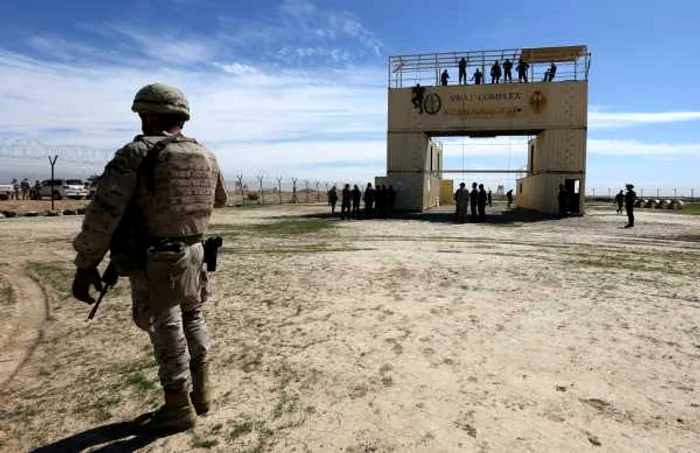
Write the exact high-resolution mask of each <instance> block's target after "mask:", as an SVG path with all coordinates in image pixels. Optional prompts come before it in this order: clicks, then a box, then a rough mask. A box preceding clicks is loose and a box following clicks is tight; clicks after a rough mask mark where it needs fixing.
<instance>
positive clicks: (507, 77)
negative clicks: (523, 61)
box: [503, 58, 513, 83]
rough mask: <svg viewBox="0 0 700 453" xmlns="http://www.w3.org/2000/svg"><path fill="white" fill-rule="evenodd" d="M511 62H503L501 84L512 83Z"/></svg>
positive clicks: (507, 60)
mask: <svg viewBox="0 0 700 453" xmlns="http://www.w3.org/2000/svg"><path fill="white" fill-rule="evenodd" d="M512 70H513V62H512V61H510V60H509V59H507V58H506V61H504V62H503V83H506V82H512V81H513V73H512V72H511V71H512Z"/></svg>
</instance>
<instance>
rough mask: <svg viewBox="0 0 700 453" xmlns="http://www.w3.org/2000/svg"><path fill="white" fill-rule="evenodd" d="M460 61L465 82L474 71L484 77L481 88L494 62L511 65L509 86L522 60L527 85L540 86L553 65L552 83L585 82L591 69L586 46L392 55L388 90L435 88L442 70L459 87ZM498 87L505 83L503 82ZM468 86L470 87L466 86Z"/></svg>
mask: <svg viewBox="0 0 700 453" xmlns="http://www.w3.org/2000/svg"><path fill="white" fill-rule="evenodd" d="M462 58H464V59H465V60H466V63H467V66H466V72H467V81H469V80H470V79H471V77H472V76H473V75H474V72H475V70H476V69H479V70H480V71H481V72H482V74H483V75H484V84H487V85H489V84H490V83H489V82H490V80H491V77H490V70H491V66H492V65H493V64H494V62H496V61H498V62H499V64H500V65H501V66H502V65H503V62H504V61H505V60H506V59H509V60H510V61H511V63H513V70H512V74H513V82H512V83H518V72H517V69H516V68H517V65H518V62H519V61H520V60H521V59H522V61H523V62H524V63H527V65H528V69H527V75H528V83H535V82H542V81H543V80H544V79H545V75H546V73H547V71H548V70H549V68H550V66H551V64H552V63H555V64H556V65H557V70H556V74H555V77H554V79H553V80H552V82H561V81H585V80H588V72H589V70H590V65H591V54H590V53H589V52H588V49H587V48H586V46H562V47H536V48H519V49H500V50H479V51H470V52H440V53H423V54H409V55H395V56H391V57H389V88H404V87H409V86H415V85H416V84H420V85H422V86H438V85H440V75H441V74H442V71H443V70H445V69H447V70H448V73H449V74H450V80H449V85H458V71H459V62H460V60H461V59H462ZM502 79H503V77H502ZM500 83H504V82H503V80H501V82H500ZM508 83H511V82H508ZM467 84H468V85H470V83H468V82H467Z"/></svg>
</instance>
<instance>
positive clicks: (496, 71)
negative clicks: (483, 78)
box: [491, 60, 501, 83]
mask: <svg viewBox="0 0 700 453" xmlns="http://www.w3.org/2000/svg"><path fill="white" fill-rule="evenodd" d="M491 83H501V65H500V64H499V63H498V60H496V61H495V62H494V63H493V66H491Z"/></svg>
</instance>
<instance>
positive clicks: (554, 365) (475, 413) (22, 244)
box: [0, 206, 700, 453]
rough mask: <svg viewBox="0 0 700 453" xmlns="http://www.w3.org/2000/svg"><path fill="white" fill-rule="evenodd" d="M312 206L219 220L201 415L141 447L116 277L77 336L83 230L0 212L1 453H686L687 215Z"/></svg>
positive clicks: (698, 412)
mask: <svg viewBox="0 0 700 453" xmlns="http://www.w3.org/2000/svg"><path fill="white" fill-rule="evenodd" d="M321 213H325V208H324V207H320V206H315V207H314V206H311V207H298V206H297V207H290V206H285V207H276V208H270V209H267V208H266V209H226V210H223V211H218V212H217V213H216V216H215V219H214V225H213V226H214V228H213V231H217V232H219V233H221V234H222V235H223V236H224V239H225V249H224V252H223V257H222V262H221V268H220V271H219V272H217V273H216V274H213V281H214V284H215V286H216V289H217V292H216V294H215V295H214V297H213V298H212V299H211V300H210V301H209V302H208V303H207V305H206V307H205V310H206V315H207V319H208V322H209V326H210V331H211V336H212V342H213V345H212V357H211V360H212V366H213V381H214V384H215V403H216V408H215V410H214V412H213V413H212V414H211V415H209V416H208V417H205V418H200V419H199V423H198V426H197V428H195V429H194V430H193V431H191V432H188V433H182V434H178V435H174V436H170V437H167V438H162V439H155V440H154V439H145V438H139V437H127V434H129V433H128V432H127V431H125V429H124V426H123V425H120V424H118V422H122V421H126V420H130V419H133V418H134V417H136V416H137V415H139V414H140V413H142V412H144V411H147V410H151V409H152V408H155V407H157V405H158V404H159V403H160V392H159V387H158V381H157V374H156V368H155V365H154V362H153V359H152V354H151V351H150V346H149V343H148V340H147V337H146V335H145V334H143V333H142V332H140V331H139V330H138V329H137V328H136V327H135V326H134V325H133V324H132V323H131V322H130V312H129V309H130V307H129V299H128V284H127V283H126V282H125V281H120V283H119V285H118V287H117V288H116V291H115V292H114V293H113V294H110V296H109V299H108V300H107V301H106V302H105V303H104V304H103V307H102V308H101V310H100V312H99V313H98V315H97V318H96V319H95V320H94V321H92V322H89V323H88V322H86V321H85V318H86V316H87V313H88V311H89V308H88V307H87V306H85V305H83V304H81V303H79V302H76V301H74V300H72V299H70V297H69V294H68V290H69V286H70V278H71V259H72V257H73V254H72V252H71V248H70V238H71V237H72V236H73V235H74V234H75V233H76V231H77V230H78V228H79V225H80V221H81V218H80V217H57V218H24V219H12V220H0V231H1V232H2V234H0V249H2V250H3V253H2V254H0V276H1V277H2V278H3V279H5V280H6V281H9V282H11V284H12V285H13V288H14V293H15V294H16V295H17V296H19V297H17V299H16V301H15V302H14V303H7V304H5V306H3V307H0V310H3V311H2V312H1V313H0V314H5V313H7V314H9V315H8V316H3V318H2V321H0V328H2V332H0V341H2V344H1V345H0V347H1V348H2V349H0V364H1V366H2V373H1V374H0V378H1V379H3V381H4V383H3V384H2V386H1V387H0V450H2V451H8V452H16V451H27V450H31V449H33V448H37V447H42V446H43V447H45V448H44V449H43V450H39V451H91V450H97V449H98V448H102V447H105V450H104V451H133V450H135V449H138V448H143V451H169V452H170V451H191V450H197V449H199V450H202V451H203V450H207V449H208V450H210V451H222V452H232V451H233V452H247V453H253V452H332V451H335V452H348V453H368V452H516V451H517V452H565V451H566V452H588V451H604V452H640V451H644V452H694V451H697V448H698V447H697V446H698V445H699V444H700V395H699V394H698V391H700V387H699V385H700V384H699V383H698V377H700V361H699V360H698V359H699V358H700V340H699V339H698V337H699V335H700V321H699V318H698V314H699V311H698V310H700V296H698V294H699V291H698V290H699V289H700V280H699V279H698V277H700V269H699V268H698V265H697V263H698V258H699V257H700V242H698V240H700V235H699V234H698V233H700V218H698V217H692V216H686V215H682V214H674V213H665V212H639V214H638V226H637V227H636V228H634V229H629V230H625V229H622V228H621V227H622V226H623V225H624V223H625V222H624V220H625V219H624V218H623V217H621V216H618V215H616V214H615V213H614V211H613V210H612V209H609V208H606V209H602V210H593V211H592V212H591V215H589V216H586V217H582V218H570V219H565V220H559V221H557V220H549V219H542V218H537V217H534V218H533V217H531V216H525V215H521V214H518V213H512V212H505V213H500V212H496V213H494V214H492V215H491V217H490V221H491V222H490V223H487V224H465V225H455V224H452V223H450V222H449V221H448V220H449V218H450V215H449V213H447V211H443V212H442V213H441V212H433V213H430V214H428V215H423V216H413V217H410V218H408V219H400V220H371V221H361V222H359V221H352V222H340V221H338V220H335V219H327V218H319V217H318V215H320V214H321ZM300 216H307V217H300ZM8 332H11V333H8ZM109 442H112V444H111V446H110V444H109ZM61 448H64V449H65V450H61ZM110 448H111V450H110Z"/></svg>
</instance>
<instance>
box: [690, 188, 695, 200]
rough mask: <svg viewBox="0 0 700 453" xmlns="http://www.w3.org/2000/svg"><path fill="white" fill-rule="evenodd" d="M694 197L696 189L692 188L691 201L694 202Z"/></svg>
mask: <svg viewBox="0 0 700 453" xmlns="http://www.w3.org/2000/svg"><path fill="white" fill-rule="evenodd" d="M693 198H695V189H690V202H691V203H692V202H693Z"/></svg>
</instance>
